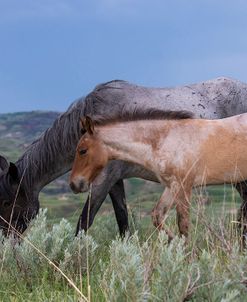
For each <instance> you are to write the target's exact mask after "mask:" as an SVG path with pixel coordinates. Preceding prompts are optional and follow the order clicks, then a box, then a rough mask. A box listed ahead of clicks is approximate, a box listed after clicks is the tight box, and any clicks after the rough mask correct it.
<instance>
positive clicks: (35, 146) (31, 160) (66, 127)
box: [16, 98, 90, 183]
mask: <svg viewBox="0 0 247 302" xmlns="http://www.w3.org/2000/svg"><path fill="white" fill-rule="evenodd" d="M87 105H88V102H86V100H85V98H80V99H78V100H77V101H75V102H74V103H72V104H71V106H70V107H69V108H68V110H67V111H66V112H64V113H63V114H61V115H60V116H59V117H58V118H57V119H56V120H55V121H54V123H53V125H52V126H51V127H49V128H48V129H47V130H46V131H44V132H43V133H42V134H41V136H40V137H39V138H38V139H36V140H35V141H34V142H33V143H32V144H31V145H29V147H28V148H27V149H26V151H25V152H24V153H23V155H22V156H21V157H20V158H19V159H18V160H17V162H16V164H17V165H18V166H19V167H20V169H21V171H24V170H25V169H30V167H31V171H32V173H30V172H29V173H27V175H26V181H27V183H30V182H31V179H32V178H35V176H36V173H38V174H39V175H40V174H43V173H45V172H46V171H47V172H48V171H53V170H54V169H55V165H56V160H58V159H59V158H60V157H61V156H64V154H68V157H70V156H71V158H73V156H74V149H75V147H76V144H77V142H78V140H79V138H80V129H79V123H78V120H79V118H80V116H81V115H84V114H85V113H87V112H88V108H87V107H88V106H87ZM89 112H90V110H89ZM55 159H56V160H55ZM29 178H30V179H29Z"/></svg>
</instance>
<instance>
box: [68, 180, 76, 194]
mask: <svg viewBox="0 0 247 302" xmlns="http://www.w3.org/2000/svg"><path fill="white" fill-rule="evenodd" d="M69 185H70V188H71V190H72V191H73V192H75V191H76V187H75V184H74V183H73V182H71V183H70V184H69Z"/></svg>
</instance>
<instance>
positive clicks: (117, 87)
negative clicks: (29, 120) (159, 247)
mask: <svg viewBox="0 0 247 302" xmlns="http://www.w3.org/2000/svg"><path fill="white" fill-rule="evenodd" d="M123 106H124V109H125V111H128V112H130V113H131V112H133V110H134V109H135V108H136V107H138V108H144V109H148V108H156V109H161V110H173V111H180V110H188V111H191V112H193V113H194V114H195V117H197V118H207V119H219V118H224V117H228V116H232V115H236V114H239V113H243V112H247V84H245V83H242V82H239V81H236V80H232V79H227V78H218V79H214V80H209V81H205V82H202V83H198V84H193V85H186V86H178V87H175V88H147V87H142V86H138V85H134V84H131V83H128V82H125V81H111V82H108V83H105V84H101V85H98V86H97V87H96V88H95V89H94V90H93V91H92V92H91V93H90V94H88V96H87V97H86V98H85V99H84V98H82V99H79V100H78V101H77V102H75V103H73V104H72V105H71V106H70V107H69V109H68V110H67V111H66V112H65V113H64V114H62V115H61V116H60V117H59V118H58V119H57V120H55V122H54V124H53V125H52V126H51V127H50V128H49V129H47V131H45V132H44V133H43V134H42V135H41V137H40V138H38V139H37V140H36V141H35V142H33V143H32V144H31V145H30V146H29V148H28V149H27V150H26V151H25V152H24V154H23V155H22V156H21V157H20V158H19V159H18V160H17V162H16V163H15V164H13V163H12V164H11V165H10V164H9V163H8V162H7V160H6V159H5V158H4V157H1V156H0V228H2V229H3V228H5V229H6V228H8V224H7V223H6V222H4V221H3V220H1V217H2V218H4V219H5V220H6V221H10V220H11V221H12V224H13V225H14V226H15V227H16V228H17V229H18V230H19V231H24V230H25V228H26V227H27V223H28V222H29V220H30V219H31V218H32V217H33V216H34V215H35V214H36V213H37V211H38V209H39V192H40V190H41V189H42V188H43V187H44V186H45V185H46V184H48V183H49V182H51V181H52V180H54V179H56V178H57V177H58V176H60V175H63V174H64V173H66V172H67V171H69V170H70V169H71V167H72V162H73V158H74V154H75V149H76V145H77V143H78V140H79V138H80V129H79V125H78V120H79V117H80V116H84V115H90V116H94V115H101V116H104V115H105V114H107V113H108V112H109V109H110V110H111V112H112V113H116V114H117V113H118V112H120V111H121V110H122V107H123ZM128 177H141V178H144V179H148V180H152V181H159V180H158V179H157V178H156V176H155V175H154V174H153V173H151V172H150V171H147V170H145V169H144V168H143V167H141V166H139V165H133V164H129V163H127V162H122V161H112V162H111V163H110V164H109V165H107V167H105V169H104V171H103V172H102V173H101V174H100V175H99V176H98V177H97V179H95V181H94V183H93V185H92V193H91V201H92V202H91V203H90V208H89V209H88V207H89V202H88V200H87V202H86V204H85V206H84V209H83V211H82V214H81V216H80V219H79V221H78V225H77V233H78V231H79V230H80V229H84V230H86V229H87V227H88V226H90V225H91V224H92V222H93V220H94V217H95V215H96V213H97V211H98V209H99V208H100V206H101V204H102V203H103V201H104V200H105V198H106V196H107V194H108V193H109V195H110V197H111V199H112V202H113V207H114V210H115V214H116V218H117V222H118V225H119V230H120V233H121V234H124V232H125V230H126V229H127V228H128V215H127V208H126V203H125V193H124V186H123V179H124V178H128ZM237 189H238V191H239V192H240V195H241V197H242V199H243V203H242V206H241V215H242V217H243V218H244V221H245V220H246V221H247V186H246V185H245V183H240V184H238V185H237ZM88 213H89V221H87V218H88V217H87V214H88Z"/></svg>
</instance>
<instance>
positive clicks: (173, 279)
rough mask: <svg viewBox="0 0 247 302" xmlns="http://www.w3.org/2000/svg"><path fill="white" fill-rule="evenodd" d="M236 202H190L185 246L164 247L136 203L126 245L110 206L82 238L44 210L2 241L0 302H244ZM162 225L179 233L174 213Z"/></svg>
mask: <svg viewBox="0 0 247 302" xmlns="http://www.w3.org/2000/svg"><path fill="white" fill-rule="evenodd" d="M195 198H196V196H195ZM233 200H234V197H233V198H232V202H226V203H225V202H218V203H210V204H208V205H204V204H196V203H193V205H192V210H191V220H192V225H191V233H190V234H191V235H190V240H189V244H188V246H186V245H185V244H184V240H183V239H181V238H175V239H174V240H173V241H172V242H171V243H170V244H168V242H167V237H166V235H165V234H164V233H163V232H161V233H158V232H157V231H156V230H155V229H154V227H152V225H151V222H150V217H149V215H148V216H147V213H146V212H145V211H144V212H138V211H137V209H138V207H139V206H138V207H136V205H137V204H138V201H136V202H133V205H134V208H133V209H130V213H131V215H130V222H131V233H132V236H128V237H126V238H125V239H124V240H121V239H120V238H118V235H117V226H116V222H115V219H114V217H113V215H109V213H110V212H109V211H110V208H109V209H108V210H109V211H106V210H107V207H109V205H106V206H105V209H104V212H103V213H102V215H99V216H98V217H97V219H96V221H95V224H94V225H93V227H92V228H91V229H90V230H89V233H88V235H87V236H86V235H85V234H84V233H81V234H80V237H79V238H74V227H75V225H74V219H72V222H69V221H68V220H65V219H58V218H57V222H56V223H54V220H53V221H51V220H49V219H47V212H46V211H41V213H40V214H39V216H38V217H37V218H36V219H35V221H33V222H32V224H31V226H30V228H29V229H28V231H26V233H25V234H24V237H23V238H22V239H21V240H20V241H17V240H16V239H14V238H9V239H5V238H3V237H1V238H0V242H1V244H0V245H1V246H0V276H1V282H0V301H84V300H83V296H85V297H86V299H87V300H88V301H89V295H90V298H91V301H246V299H247V287H246V284H247V270H246V268H247V267H246V265H247V254H246V252H244V251H241V245H239V240H238V232H237V228H236V226H237V225H236V223H235V221H236V207H237V206H238V204H236V203H235V201H233ZM57 202H58V201H57ZM54 203H55V200H54ZM144 203H145V201H144ZM146 207H148V206H147V205H146ZM167 225H168V226H169V228H170V229H172V230H175V232H177V227H176V219H175V213H174V211H171V215H170V217H169V218H168V220H167ZM48 259H49V260H48ZM60 270H61V271H62V273H63V274H65V276H66V277H65V276H63V275H62V273H61V271H60ZM88 285H90V287H89V286H88ZM89 289H90V290H89Z"/></svg>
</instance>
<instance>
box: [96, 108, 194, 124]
mask: <svg viewBox="0 0 247 302" xmlns="http://www.w3.org/2000/svg"><path fill="white" fill-rule="evenodd" d="M193 116H194V114H193V113H192V112H190V111H184V110H182V111H163V110H159V109H153V108H151V109H150V108H149V109H146V110H143V109H135V110H133V111H132V112H129V111H124V109H123V110H122V111H120V112H117V113H116V114H107V115H104V116H99V115H98V116H97V115H96V116H94V117H93V121H94V123H95V125H102V126H103V125H108V124H114V123H119V122H131V121H141V120H182V119H190V118H193Z"/></svg>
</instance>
